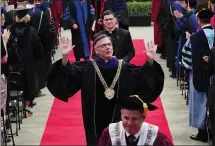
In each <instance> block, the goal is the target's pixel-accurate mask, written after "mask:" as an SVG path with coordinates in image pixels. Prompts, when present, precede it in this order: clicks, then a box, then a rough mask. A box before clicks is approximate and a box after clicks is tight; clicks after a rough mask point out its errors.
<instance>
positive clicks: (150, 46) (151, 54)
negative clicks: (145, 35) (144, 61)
mask: <svg viewBox="0 0 215 146" xmlns="http://www.w3.org/2000/svg"><path fill="white" fill-rule="evenodd" d="M156 51H157V48H156V47H155V45H154V42H152V41H151V42H150V43H149V42H148V43H147V47H146V50H145V51H144V53H145V54H146V56H147V57H148V60H149V61H153V60H154V58H155V54H156Z"/></svg>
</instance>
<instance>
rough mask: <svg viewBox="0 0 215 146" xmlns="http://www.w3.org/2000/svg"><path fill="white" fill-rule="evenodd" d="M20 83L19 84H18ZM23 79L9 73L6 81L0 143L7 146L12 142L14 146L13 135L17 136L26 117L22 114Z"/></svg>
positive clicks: (23, 107)
mask: <svg viewBox="0 0 215 146" xmlns="http://www.w3.org/2000/svg"><path fill="white" fill-rule="evenodd" d="M20 83H21V84H20ZM23 83H24V80H23V77H22V75H21V74H20V73H18V72H10V73H9V75H8V79H7V87H8V88H7V93H8V96H7V99H6V101H7V102H6V103H5V104H6V107H7V108H6V111H3V110H2V109H1V111H2V112H1V137H2V138H1V139H2V141H1V143H2V145H5V146H7V143H8V142H9V141H10V140H12V144H13V145H15V141H14V135H16V136H18V134H19V130H21V124H22V123H23V118H25V117H26V113H25V112H24V109H25V106H24V105H25V104H24V99H23V92H24V87H23ZM12 123H15V131H14V132H13V129H14V128H12V127H13V125H14V124H12Z"/></svg>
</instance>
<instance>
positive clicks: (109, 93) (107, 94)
mask: <svg viewBox="0 0 215 146" xmlns="http://www.w3.org/2000/svg"><path fill="white" fill-rule="evenodd" d="M104 94H105V97H106V98H107V99H109V100H111V99H112V98H113V97H114V95H115V91H114V90H113V89H112V88H107V89H106V90H105V93H104Z"/></svg>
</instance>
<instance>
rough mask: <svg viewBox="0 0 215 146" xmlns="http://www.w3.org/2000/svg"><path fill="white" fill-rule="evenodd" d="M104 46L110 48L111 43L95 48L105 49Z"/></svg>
mask: <svg viewBox="0 0 215 146" xmlns="http://www.w3.org/2000/svg"><path fill="white" fill-rule="evenodd" d="M106 46H108V47H110V46H112V43H106V44H102V45H100V46H98V47H97V48H105V47H106Z"/></svg>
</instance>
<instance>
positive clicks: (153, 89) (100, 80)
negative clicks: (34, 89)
mask: <svg viewBox="0 0 215 146" xmlns="http://www.w3.org/2000/svg"><path fill="white" fill-rule="evenodd" d="M60 44H61V48H62V49H61V53H62V60H59V61H57V62H56V63H54V64H53V66H52V68H51V69H50V72H49V74H48V77H47V87H48V89H49V91H50V92H51V93H52V95H53V96H54V97H56V98H58V99H60V100H62V101H65V102H67V101H68V99H69V97H72V96H73V95H75V94H76V93H77V92H78V91H79V90H81V99H82V113H83V122H84V128H85V133H86V140H87V145H96V144H97V141H98V139H99V137H100V135H101V133H102V131H103V130H104V129H105V128H106V127H107V126H108V125H109V124H110V123H111V122H118V121H119V120H120V115H121V113H120V107H119V106H118V105H116V102H117V101H121V100H125V99H126V97H129V95H132V94H134V93H136V94H138V95H142V97H144V101H145V102H151V101H154V100H155V99H156V98H157V97H158V96H159V95H160V93H161V92H162V90H163V85H164V73H163V70H162V68H161V66H160V65H159V64H158V63H157V62H156V61H154V57H155V52H156V49H154V47H153V45H150V46H149V45H148V48H149V49H147V50H146V51H145V53H146V55H147V57H148V62H147V63H145V64H144V65H142V66H135V65H131V64H128V63H126V62H124V61H122V60H118V59H116V58H115V57H113V45H112V42H111V38H110V37H108V36H107V35H104V34H103V35H100V36H98V37H97V38H96V39H95V40H94V44H93V48H94V50H95V53H96V54H97V56H98V57H97V58H94V59H92V60H88V61H84V62H73V63H70V62H69V61H68V56H69V53H70V52H71V51H72V49H73V48H74V46H70V45H69V44H68V39H67V40H66V38H62V39H61V43H60ZM71 116H72V115H71Z"/></svg>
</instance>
